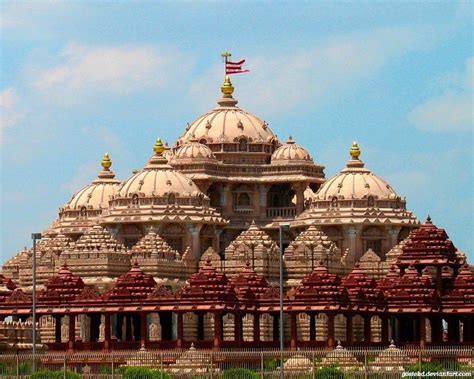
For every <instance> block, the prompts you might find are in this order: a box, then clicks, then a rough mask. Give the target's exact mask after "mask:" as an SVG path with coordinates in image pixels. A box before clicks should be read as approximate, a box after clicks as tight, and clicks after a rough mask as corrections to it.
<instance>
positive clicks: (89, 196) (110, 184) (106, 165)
mask: <svg viewBox="0 0 474 379" xmlns="http://www.w3.org/2000/svg"><path fill="white" fill-rule="evenodd" d="M101 165H102V167H103V170H102V171H101V172H99V175H98V176H97V179H95V180H94V181H93V182H92V183H91V184H89V185H87V186H85V187H84V188H82V189H81V190H80V191H79V192H77V193H75V194H74V195H73V196H72V198H71V200H69V201H68V202H67V203H66V205H65V206H64V209H69V210H80V209H81V208H83V207H86V209H103V208H107V207H108V205H109V204H108V203H109V198H110V196H112V195H114V194H115V193H116V192H117V189H118V187H119V184H120V181H118V180H117V179H115V174H114V173H113V172H112V171H110V167H111V166H112V160H111V159H110V157H109V155H108V154H107V153H105V154H104V157H103V158H102V162H101Z"/></svg>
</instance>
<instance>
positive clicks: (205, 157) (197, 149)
mask: <svg viewBox="0 0 474 379" xmlns="http://www.w3.org/2000/svg"><path fill="white" fill-rule="evenodd" d="M172 159H173V160H174V161H187V160H192V161H193V163H196V162H202V161H210V162H214V161H216V158H215V157H214V154H213V153H212V151H211V149H209V148H208V147H207V146H206V145H204V144H202V143H199V142H198V141H197V140H193V141H190V142H186V143H185V144H184V145H181V146H180V147H179V148H178V149H177V150H176V152H175V154H174V155H173V157H172Z"/></svg>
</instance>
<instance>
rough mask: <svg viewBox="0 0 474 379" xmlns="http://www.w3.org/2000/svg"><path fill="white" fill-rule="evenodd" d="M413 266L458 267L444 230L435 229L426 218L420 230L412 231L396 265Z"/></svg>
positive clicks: (450, 243)
mask: <svg viewBox="0 0 474 379" xmlns="http://www.w3.org/2000/svg"><path fill="white" fill-rule="evenodd" d="M411 264H413V265H415V266H442V265H450V266H455V267H456V266H459V259H458V256H457V255H456V248H455V247H454V245H453V243H452V242H451V241H450V240H449V239H448V235H447V234H446V231H445V230H444V229H440V228H438V227H436V225H434V224H433V223H432V222H431V218H430V217H429V216H428V218H427V219H426V221H425V223H424V224H423V225H421V226H420V228H418V229H416V230H414V231H412V232H411V233H410V236H409V237H408V240H407V242H406V244H405V246H403V247H402V253H401V254H400V255H399V256H398V259H397V265H398V266H400V267H407V266H409V265H411Z"/></svg>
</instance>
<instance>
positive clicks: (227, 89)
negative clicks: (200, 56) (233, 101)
mask: <svg viewBox="0 0 474 379" xmlns="http://www.w3.org/2000/svg"><path fill="white" fill-rule="evenodd" d="M221 92H222V93H223V94H224V97H226V98H232V94H233V93H234V86H233V85H232V82H231V81H230V78H229V75H226V76H225V80H224V84H223V85H222V87H221Z"/></svg>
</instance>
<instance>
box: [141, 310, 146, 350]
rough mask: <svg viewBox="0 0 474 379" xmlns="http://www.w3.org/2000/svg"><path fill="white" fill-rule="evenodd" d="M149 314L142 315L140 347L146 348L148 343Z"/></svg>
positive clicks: (143, 313)
mask: <svg viewBox="0 0 474 379" xmlns="http://www.w3.org/2000/svg"><path fill="white" fill-rule="evenodd" d="M147 324H148V323H147V314H146V313H145V312H142V313H140V347H141V348H142V349H145V348H146V343H147V341H148V325H147Z"/></svg>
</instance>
